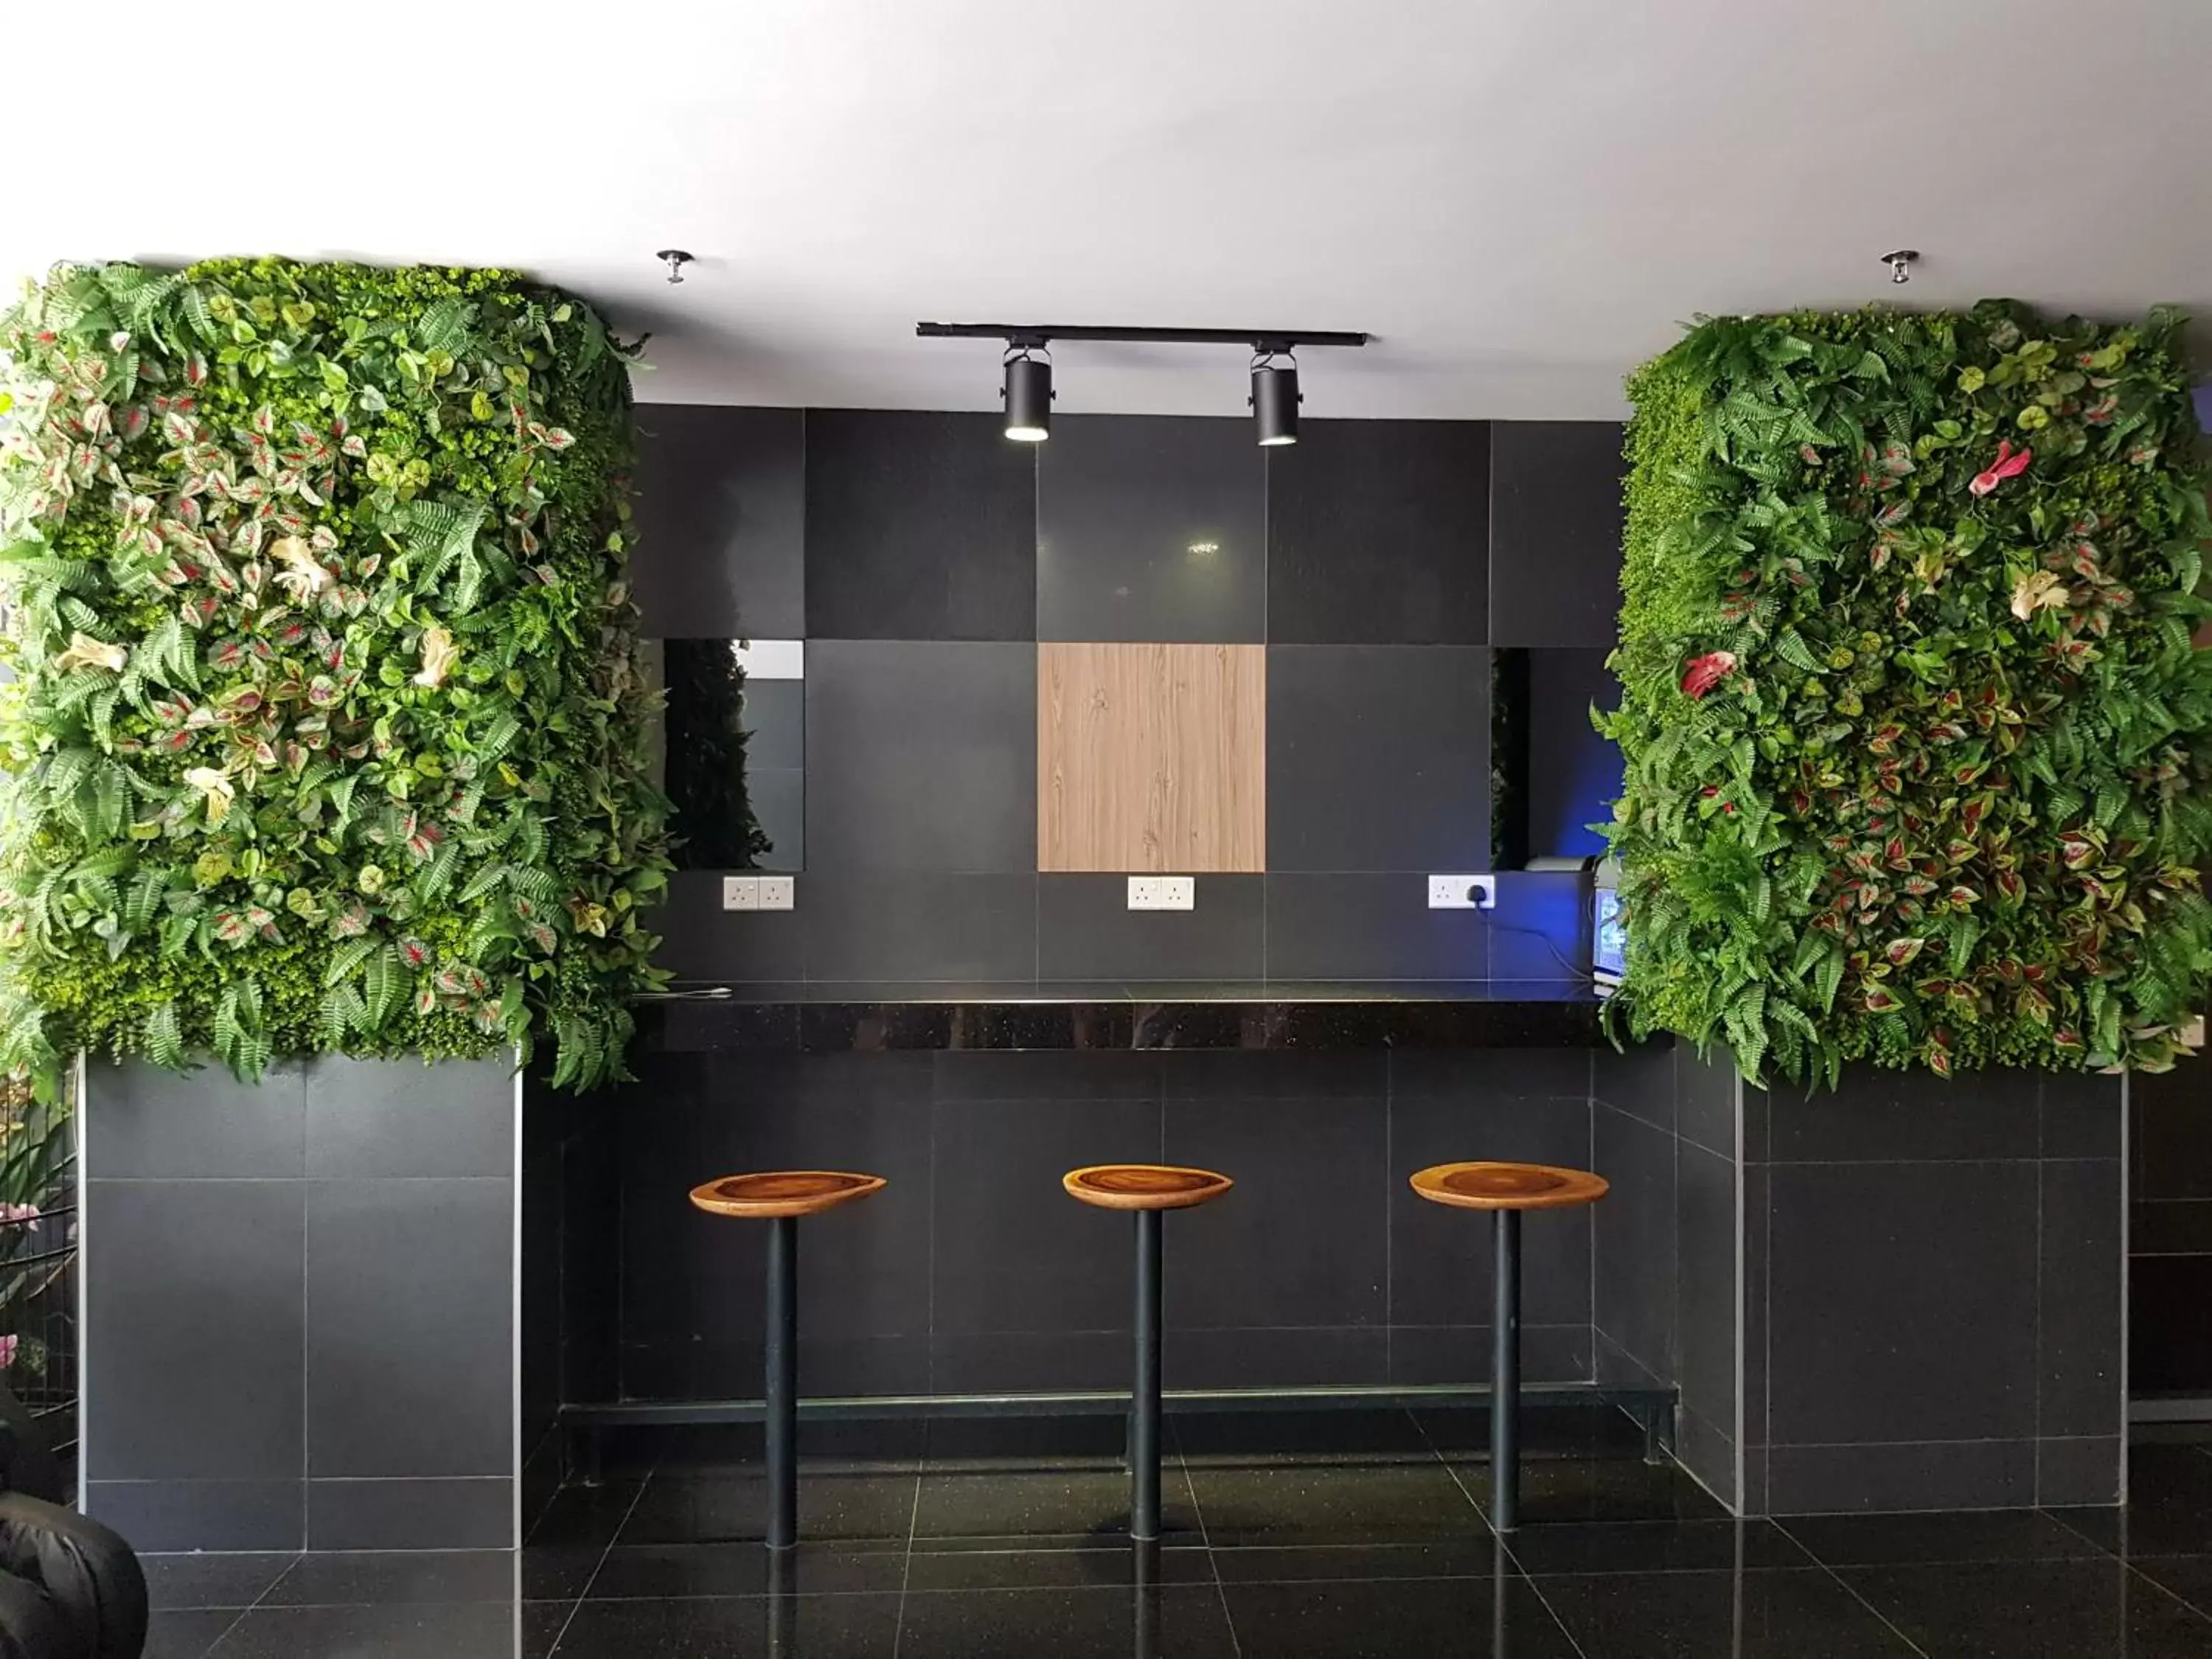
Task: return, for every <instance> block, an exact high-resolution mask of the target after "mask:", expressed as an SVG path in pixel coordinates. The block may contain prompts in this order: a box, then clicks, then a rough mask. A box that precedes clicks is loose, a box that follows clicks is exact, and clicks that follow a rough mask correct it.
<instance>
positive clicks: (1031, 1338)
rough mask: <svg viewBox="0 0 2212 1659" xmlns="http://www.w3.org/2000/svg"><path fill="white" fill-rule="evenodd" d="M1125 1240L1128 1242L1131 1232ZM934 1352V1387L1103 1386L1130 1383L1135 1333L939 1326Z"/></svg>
mask: <svg viewBox="0 0 2212 1659" xmlns="http://www.w3.org/2000/svg"><path fill="white" fill-rule="evenodd" d="M1070 1201H1071V1202H1073V1200H1070ZM1101 1219H1103V1217H1101ZM1121 1242H1122V1243H1123V1244H1124V1245H1125V1246H1126V1245H1127V1243H1128V1239H1127V1235H1126V1234H1125V1235H1124V1236H1123V1237H1122V1241H1121ZM1121 1254H1122V1255H1125V1256H1126V1255H1128V1251H1127V1249H1126V1248H1125V1249H1123V1250H1122V1251H1121ZM1124 1318H1125V1319H1126V1318H1127V1316H1126V1315H1125V1316H1124ZM929 1352H930V1372H929V1375H930V1387H932V1388H933V1389H936V1390H938V1391H939V1393H941V1394H1005V1393H1010V1392H1018V1391H1020V1390H1024V1389H1036V1390H1040V1391H1043V1392H1059V1391H1061V1390H1067V1389H1074V1390H1085V1389H1100V1390H1103V1389H1127V1387H1128V1386H1129V1368H1130V1363H1131V1362H1130V1353H1129V1334H1128V1332H1127V1330H1126V1329H1121V1330H1109V1331H1051V1332H1042V1333H1040V1332H1006V1331H994V1332H989V1333H986V1334H972V1333H963V1332H956V1331H939V1332H938V1333H937V1334H935V1335H934V1336H933V1337H931V1338H930V1342H929Z"/></svg>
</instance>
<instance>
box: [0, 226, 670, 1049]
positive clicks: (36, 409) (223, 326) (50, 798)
mask: <svg viewBox="0 0 2212 1659" xmlns="http://www.w3.org/2000/svg"><path fill="white" fill-rule="evenodd" d="M625 356H626V354H625V353H624V351H623V349H621V348H620V347H619V346H618V345H617V343H616V342H615V341H614V340H613V338H612V337H611V335H610V334H609V332H608V331H607V328H606V326H605V323H604V322H603V321H602V320H601V319H599V316H598V315H597V314H596V313H594V312H593V311H592V309H591V308H590V307H588V306H586V305H584V304H582V303H580V301H575V300H573V299H570V298H568V297H566V296H564V295H561V294H560V293H558V292H556V291H555V290H552V289H546V288H544V287H541V286H538V285H537V284H534V283H529V282H527V281H525V280H524V279H522V278H521V277H520V276H516V275H514V274H513V273H511V272H505V271H496V270H448V269H441V268H426V267H418V268H410V269H401V270H380V269H374V268H370V267H366V266H359V265H345V264H299V263H295V262H292V261H289V260H283V259H258V260H219V261H214V262H210V263H207V264H197V265H193V266H191V267H190V268H189V269H186V270H175V271H155V270H148V269H144V268H142V267H139V266H136V265H130V264H110V265H104V266H98V267H76V266H66V265H65V266H60V267H57V268H56V269H55V270H54V271H53V272H52V273H51V274H50V276H48V278H47V280H46V282H45V283H42V284H39V285H35V286H33V287H32V288H31V289H29V290H28V292H27V294H26V295H25V296H24V298H23V300H22V301H21V303H20V304H19V305H18V306H17V307H15V309H14V310H13V311H12V312H10V313H8V314H7V315H6V316H5V317H4V318H0V400H4V404H0V406H4V407H5V408H6V410H7V412H6V415H5V416H4V420H5V425H4V427H0V581H3V582H4V584H5V592H6V598H7V601H8V605H9V621H8V628H7V630H6V636H5V639H4V641H0V662H4V664H5V666H6V667H7V668H8V669H9V671H11V673H12V676H13V678H12V683H11V684H8V685H7V686H6V687H5V688H4V690H0V768H4V770H5V771H6V773H7V774H8V778H7V781H6V783H5V786H4V793H0V1060H4V1061H5V1063H6V1064H7V1065H8V1066H9V1067H10V1068H11V1069H12V1070H14V1071H15V1072H16V1073H24V1072H29V1073H34V1074H46V1073H51V1070H52V1064H53V1061H54V1060H55V1058H56V1057H57V1055H58V1054H63V1053H65V1052H67V1051H69V1050H70V1049H73V1048H88V1049H94V1050H106V1051H109V1052H112V1053H114V1054H118V1055H120V1054H141V1055H143V1056H145V1057H147V1058H149V1059H150V1060H155V1061H156V1062H158V1063H160V1064H162V1065H166V1066H182V1065H185V1064H187V1063H189V1061H190V1060H191V1056H192V1055H193V1054H196V1053H199V1052H212V1053H213V1054H215V1055H216V1057H217V1058H219V1059H220V1060H222V1061H223V1062H224V1063H226V1064H228V1066H231V1067H232V1068H233V1069H234V1071H235V1072H237V1073H239V1074H240V1076H242V1077H247V1078H252V1077H257V1076H258V1075H259V1074H260V1073H262V1071H263V1070H264V1068H265V1067H266V1066H267V1065H268V1064H269V1062H270V1060H271V1059H272V1058H275V1057H278V1056H286V1055H295V1054H312V1053H316V1052H326V1051H335V1052H343V1053H347V1054H362V1055H396V1054H421V1055H423V1056H426V1057H436V1056H441V1055H482V1054H489V1053H492V1052H494V1051H496V1050H499V1049H501V1048H507V1046H509V1045H520V1047H521V1048H523V1049H524V1050H525V1051H526V1052H527V1050H528V1049H529V1048H530V1046H531V1045H532V1042H534V1041H535V1040H538V1039H539V1038H542V1037H544V1036H548V1035H550V1036H551V1038H552V1039H553V1040H554V1042H555V1047H556V1054H555V1075H556V1080H557V1081H559V1082H561V1083H562V1084H564V1085H567V1084H573V1085H579V1086H587V1085H592V1084H595V1083H598V1082H600V1081H603V1080H605V1079H609V1078H611V1077H617V1076H620V1075H622V1067H623V1047H624V1044H625V1042H626V1041H627V1039H628V1037H629V1035H630V1032H631V1030H632V1021H631V1016H630V1013H629V1000H630V998H631V997H632V996H634V995H635V994H637V993H639V992H641V991H647V990H650V989H653V988H654V987H657V986H658V984H659V983H660V982H661V979H662V975H659V973H658V972H657V970H655V969H653V968H652V967H651V965H650V956H651V952H652V949H653V945H654V943H655V940H654V939H653V935H652V934H651V933H649V932H648V931H647V928H646V927H645V925H644V923H643V921H642V920H641V914H642V912H644V911H645V910H646V909H647V908H649V907H650V906H651V905H652V904H653V903H654V902H656V901H657V900H658V899H659V897H660V896H661V895H662V892H663V890H664V888H665V881H666V872H667V870H668V868H669V860H668V859H667V856H666V841H665V832H664V827H663V826H664V823H665V816H666V803H665V800H664V799H662V797H661V795H660V793H659V791H658V790H657V789H656V788H655V787H654V786H653V783H652V781H650V779H649V778H648V777H647V774H646V771H645V767H646V751H647V745H646V744H645V741H644V734H645V732H646V730H647V723H648V721H649V719H650V716H651V714H652V706H653V694H652V693H651V691H650V690H649V688H648V685H647V681H646V679H645V678H644V677H643V676H642V675H641V673H640V671H639V666H638V662H637V659H636V653H635V645H636V623H637V614H636V609H635V605H633V604H632V603H631V600H630V597H629V586H628V584H627V581H626V580H625V577H624V566H625V563H626V561H627V558H628V556H629V541H630V529H629V501H628V495H627V492H628V475H629V469H630V461H631V453H632V441H633V440H632V431H631V422H630V399H629V378H628V374H627V367H626V363H625V361H624V359H625Z"/></svg>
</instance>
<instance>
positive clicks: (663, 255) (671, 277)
mask: <svg viewBox="0 0 2212 1659" xmlns="http://www.w3.org/2000/svg"><path fill="white" fill-rule="evenodd" d="M653 258H656V259H658V260H659V261H660V262H661V263H662V264H665V265H666V266H667V267H668V281H669V283H670V285H671V286H673V285H674V284H676V283H680V282H682V281H683V280H684V266H686V265H688V264H690V263H691V256H690V254H688V253H686V252H684V250H683V249H682V248H680V247H665V248H663V249H661V250H660V252H658V253H656V254H654V255H653Z"/></svg>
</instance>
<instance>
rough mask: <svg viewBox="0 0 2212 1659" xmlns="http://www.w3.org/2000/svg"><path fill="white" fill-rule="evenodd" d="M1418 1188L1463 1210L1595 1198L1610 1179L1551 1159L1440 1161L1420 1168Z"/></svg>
mask: <svg viewBox="0 0 2212 1659" xmlns="http://www.w3.org/2000/svg"><path fill="white" fill-rule="evenodd" d="M1610 1188H1611V1183H1610V1182H1607V1180H1606V1178H1605V1177H1604V1176H1598V1175H1592V1174H1591V1173H1590V1172H1589V1170H1562V1169H1559V1168H1557V1167H1555V1166H1554V1165H1552V1164H1433V1165H1431V1167H1430V1168H1428V1169H1425V1170H1421V1171H1419V1173H1417V1174H1416V1175H1415V1176H1413V1190H1414V1191H1415V1192H1417V1193H1419V1194H1420V1195H1421V1196H1422V1197H1423V1198H1425V1199H1427V1200H1429V1202H1431V1204H1449V1205H1452V1206H1455V1207H1457V1208H1459V1209H1462V1210H1563V1209H1566V1208H1568V1207H1570V1206H1573V1205H1577V1204H1595V1203H1596V1202H1597V1200H1600V1199H1601V1198H1603V1197H1604V1196H1605V1195H1606V1194H1607V1191H1608V1190H1610Z"/></svg>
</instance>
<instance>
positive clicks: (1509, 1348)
mask: <svg viewBox="0 0 2212 1659" xmlns="http://www.w3.org/2000/svg"><path fill="white" fill-rule="evenodd" d="M1608 1188H1609V1183H1608V1182H1607V1181H1606V1179H1605V1178H1604V1177H1603V1176H1595V1175H1592V1174H1591V1173H1590V1172H1589V1170H1561V1169H1555V1168H1553V1166H1552V1165H1551V1164H1435V1165H1432V1166H1431V1167H1430V1168H1428V1169H1425V1170H1421V1171H1419V1173H1418V1174H1416V1175H1415V1176H1413V1190H1414V1191H1415V1192H1417V1193H1419V1194H1420V1195H1421V1196H1422V1197H1423V1198H1425V1199H1427V1200H1429V1202H1430V1203H1431V1204H1449V1205H1450V1206H1453V1207H1454V1208H1455V1209H1462V1210H1488V1211H1490V1212H1492V1214H1493V1215H1495V1216H1496V1218H1497V1223H1496V1225H1497V1238H1498V1262H1497V1274H1496V1279H1495V1283H1496V1291H1495V1293H1494V1294H1495V1298H1496V1299H1495V1304H1494V1306H1493V1308H1492V1313H1491V1326H1492V1329H1491V1349H1490V1524H1491V1525H1492V1527H1494V1528H1497V1530H1498V1531H1499V1532H1510V1531H1512V1530H1513V1528H1515V1527H1516V1526H1517V1525H1519V1524H1520V1519H1521V1516H1520V1510H1521V1212H1522V1211H1523V1210H1564V1209H1566V1208H1569V1207H1571V1206H1577V1205H1583V1204H1595V1203H1596V1202H1597V1200H1600V1199H1601V1198H1603V1197H1604V1196H1605V1195H1606V1193H1607V1190H1608Z"/></svg>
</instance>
